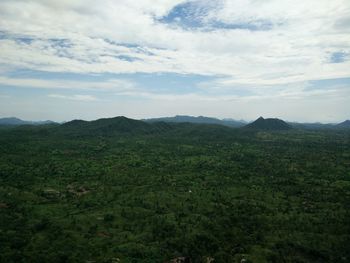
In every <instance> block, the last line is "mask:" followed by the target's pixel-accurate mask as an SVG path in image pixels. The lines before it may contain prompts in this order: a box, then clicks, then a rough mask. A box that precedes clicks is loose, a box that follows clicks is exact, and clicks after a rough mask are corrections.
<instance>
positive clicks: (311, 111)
mask: <svg viewBox="0 0 350 263" xmlns="http://www.w3.org/2000/svg"><path fill="white" fill-rule="evenodd" d="M349 105H350V2H349V1H348V0H334V1H327V0H321V1H316V0H309V1H307V2H305V1H301V0H296V1H291V0H288V1H287V0H286V1H277V0H268V1H261V2H260V1H259V2H258V1H254V0H235V1H230V0H215V1H208V0H202V1H181V0H162V1H160V0H153V1H151V0H140V1H128V0H121V1H112V0H107V1H104V2H103V5H102V4H101V2H97V1H92V0H88V1H86V0H85V1H83V0H70V1H68V0H64V1H59V2H58V1H51V0H47V1H44V0H27V1H24V0H18V1H9V0H4V1H1V2H0V118H1V117H12V116H14V117H18V118H21V119H25V120H34V121H37V120H46V119H50V120H53V121H67V120H72V119H85V120H93V119H98V118H106V117H114V116H121V115H123V116H127V117H130V118H135V119H142V118H152V117H164V116H175V115H192V116H200V115H201V116H209V117H216V118H234V119H237V120H239V119H244V120H254V119H256V118H258V117H259V116H264V117H276V118H281V119H284V120H287V121H299V122H323V123H328V122H331V123H336V122H342V121H344V120H346V119H350V115H349V114H350V113H349V112H350V107H349Z"/></svg>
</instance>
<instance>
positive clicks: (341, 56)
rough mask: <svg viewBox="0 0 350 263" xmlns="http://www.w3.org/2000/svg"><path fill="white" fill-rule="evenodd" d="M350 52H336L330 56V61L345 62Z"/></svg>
mask: <svg viewBox="0 0 350 263" xmlns="http://www.w3.org/2000/svg"><path fill="white" fill-rule="evenodd" d="M348 58H349V54H347V53H345V52H343V51H340V52H334V53H332V54H331V57H330V63H343V62H345V61H346V60H348Z"/></svg>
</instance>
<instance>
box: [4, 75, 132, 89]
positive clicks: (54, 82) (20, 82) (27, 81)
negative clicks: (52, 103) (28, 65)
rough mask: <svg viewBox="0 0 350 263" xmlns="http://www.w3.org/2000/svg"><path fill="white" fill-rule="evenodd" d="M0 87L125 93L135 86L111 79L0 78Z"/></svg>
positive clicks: (129, 82) (128, 82) (124, 81)
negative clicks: (94, 80) (90, 80)
mask: <svg viewBox="0 0 350 263" xmlns="http://www.w3.org/2000/svg"><path fill="white" fill-rule="evenodd" d="M0 85H2V86H15V87H23V88H28V87H29V88H42V89H73V90H74V89H77V90H79V89H82V90H104V91H113V90H114V91H116V90H117V91H125V90H134V89H135V88H136V86H135V84H134V83H133V82H131V81H128V80H121V79H112V80H106V81H100V82H88V81H69V80H64V79H63V80H59V79H50V80H48V79H36V78H9V77H0Z"/></svg>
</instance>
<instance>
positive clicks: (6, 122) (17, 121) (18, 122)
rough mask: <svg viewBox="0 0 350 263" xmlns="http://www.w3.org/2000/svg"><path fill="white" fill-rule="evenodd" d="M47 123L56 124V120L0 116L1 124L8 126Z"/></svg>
mask: <svg viewBox="0 0 350 263" xmlns="http://www.w3.org/2000/svg"><path fill="white" fill-rule="evenodd" d="M46 124H55V122H53V121H50V120H47V121H24V120H21V119H19V118H15V117H9V118H0V125H7V126H20V125H46Z"/></svg>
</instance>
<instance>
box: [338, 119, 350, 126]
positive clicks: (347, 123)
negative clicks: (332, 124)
mask: <svg viewBox="0 0 350 263" xmlns="http://www.w3.org/2000/svg"><path fill="white" fill-rule="evenodd" d="M337 128H350V120H346V121H344V122H342V123H339V124H337Z"/></svg>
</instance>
